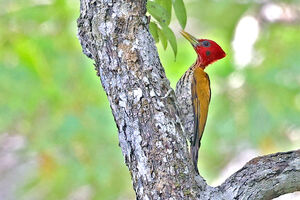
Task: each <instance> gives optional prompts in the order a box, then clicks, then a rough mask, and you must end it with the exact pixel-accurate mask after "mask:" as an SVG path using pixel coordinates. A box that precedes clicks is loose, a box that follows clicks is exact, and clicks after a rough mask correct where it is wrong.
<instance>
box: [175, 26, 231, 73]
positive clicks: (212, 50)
mask: <svg viewBox="0 0 300 200" xmlns="http://www.w3.org/2000/svg"><path fill="white" fill-rule="evenodd" d="M181 34H182V35H183V36H184V37H185V38H186V39H187V40H188V41H190V43H191V44H192V45H193V47H194V49H195V51H196V53H197V55H198V59H197V63H198V64H199V65H200V66H201V67H202V68H203V69H205V67H207V66H208V65H209V64H211V63H213V62H215V61H217V60H220V59H222V58H224V57H225V56H226V53H225V52H224V51H223V49H222V48H221V47H220V46H219V45H218V44H217V43H216V42H214V41H212V40H208V39H200V40H198V39H196V38H195V37H194V36H192V35H190V34H189V33H187V32H185V31H181Z"/></svg>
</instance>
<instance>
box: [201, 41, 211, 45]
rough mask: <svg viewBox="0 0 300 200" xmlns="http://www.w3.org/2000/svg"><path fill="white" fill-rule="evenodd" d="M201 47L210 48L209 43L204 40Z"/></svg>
mask: <svg viewBox="0 0 300 200" xmlns="http://www.w3.org/2000/svg"><path fill="white" fill-rule="evenodd" d="M202 45H203V46H204V47H209V46H210V42H209V41H207V40H204V41H203V42H202Z"/></svg>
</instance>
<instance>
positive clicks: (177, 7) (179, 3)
mask: <svg viewBox="0 0 300 200" xmlns="http://www.w3.org/2000/svg"><path fill="white" fill-rule="evenodd" d="M172 3H173V8H174V11H175V15H176V17H177V19H178V21H179V23H180V25H181V28H182V29H184V28H185V25H186V10H185V6H184V3H183V0H172Z"/></svg>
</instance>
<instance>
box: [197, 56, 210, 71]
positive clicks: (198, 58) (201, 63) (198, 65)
mask: <svg viewBox="0 0 300 200" xmlns="http://www.w3.org/2000/svg"><path fill="white" fill-rule="evenodd" d="M194 66H195V67H200V68H201V69H203V70H204V69H205V68H206V67H207V65H204V64H203V61H202V59H201V57H200V56H198V57H197V60H196V62H195V64H194Z"/></svg>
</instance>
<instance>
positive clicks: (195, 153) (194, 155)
mask: <svg viewBox="0 0 300 200" xmlns="http://www.w3.org/2000/svg"><path fill="white" fill-rule="evenodd" d="M196 143H197V144H196V146H193V145H191V149H190V151H191V156H192V160H193V164H194V168H195V171H196V172H197V174H199V171H198V166H197V164H198V152H199V148H200V141H199V142H196Z"/></svg>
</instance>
